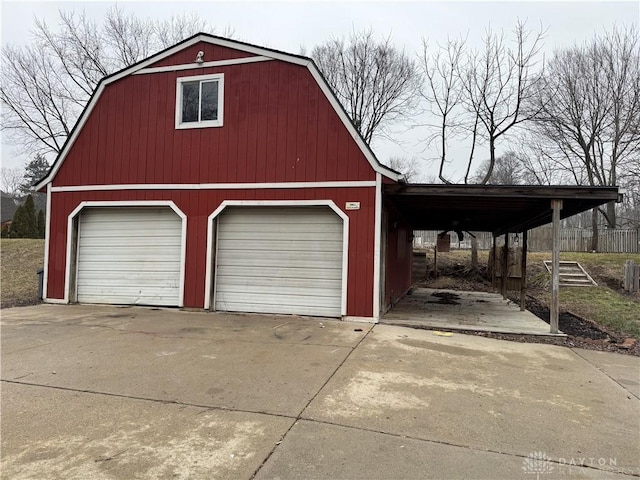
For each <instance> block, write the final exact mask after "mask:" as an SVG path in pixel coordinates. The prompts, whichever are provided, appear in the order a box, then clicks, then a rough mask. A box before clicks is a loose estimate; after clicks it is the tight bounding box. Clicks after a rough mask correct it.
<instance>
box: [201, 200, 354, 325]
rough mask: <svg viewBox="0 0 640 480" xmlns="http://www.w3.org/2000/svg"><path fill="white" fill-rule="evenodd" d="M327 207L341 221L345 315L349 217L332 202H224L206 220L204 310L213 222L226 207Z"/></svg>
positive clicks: (208, 296) (207, 303)
mask: <svg viewBox="0 0 640 480" xmlns="http://www.w3.org/2000/svg"><path fill="white" fill-rule="evenodd" d="M238 206H240V207H322V206H325V207H329V208H330V209H331V210H333V211H334V212H335V213H336V214H337V215H338V216H339V217H340V218H341V219H342V301H341V307H340V310H341V315H342V316H343V317H344V316H346V314H347V273H348V266H349V217H348V216H347V214H346V213H344V212H343V211H342V210H340V208H338V206H337V205H336V204H335V203H334V202H333V201H332V200H224V201H223V202H222V203H220V205H219V206H218V208H216V209H215V210H214V211H213V213H211V215H209V217H208V219H207V260H206V261H207V263H206V269H205V282H204V283H205V286H204V308H205V310H208V309H209V308H210V307H211V286H212V276H213V273H214V272H213V265H212V262H213V220H214V219H216V218H217V217H218V216H219V215H220V214H221V213H222V212H223V211H224V210H225V209H226V208H227V207H238Z"/></svg>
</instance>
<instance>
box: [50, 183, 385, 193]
mask: <svg viewBox="0 0 640 480" xmlns="http://www.w3.org/2000/svg"><path fill="white" fill-rule="evenodd" d="M375 186H376V182H375V181H374V180H353V181H349V180H347V181H336V182H273V183H271V182H269V183H123V184H112V185H64V186H60V187H52V188H51V191H52V192H53V193H58V192H98V191H100V192H103V191H115V190H270V189H276V190H277V189H298V188H361V187H375Z"/></svg>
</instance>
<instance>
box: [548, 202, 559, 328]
mask: <svg viewBox="0 0 640 480" xmlns="http://www.w3.org/2000/svg"><path fill="white" fill-rule="evenodd" d="M551 209H552V210H553V228H552V232H553V255H552V258H551V263H552V267H551V314H550V317H551V318H550V326H551V333H558V319H559V316H560V210H562V200H551Z"/></svg>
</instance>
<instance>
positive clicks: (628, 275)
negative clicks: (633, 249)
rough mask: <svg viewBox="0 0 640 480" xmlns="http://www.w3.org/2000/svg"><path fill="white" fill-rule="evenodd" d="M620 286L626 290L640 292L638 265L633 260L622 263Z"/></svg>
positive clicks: (639, 270) (639, 267)
mask: <svg viewBox="0 0 640 480" xmlns="http://www.w3.org/2000/svg"><path fill="white" fill-rule="evenodd" d="M622 286H623V287H624V289H625V290H626V291H627V292H640V265H638V264H637V263H635V262H634V261H633V260H627V261H626V262H625V263H624V272H623V280H622Z"/></svg>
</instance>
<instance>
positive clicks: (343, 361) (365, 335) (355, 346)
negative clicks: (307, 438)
mask: <svg viewBox="0 0 640 480" xmlns="http://www.w3.org/2000/svg"><path fill="white" fill-rule="evenodd" d="M374 327H375V325H374V326H373V327H371V328H370V329H369V330H368V331H367V333H365V334H364V335H363V336H362V338H361V339H360V340H358V342H357V343H356V344H355V345H354V346H353V347H351V351H350V352H349V353H347V355H345V357H344V358H343V359H342V361H341V362H340V363H339V364H338V366H337V367H336V368H335V369H334V370H333V372H332V373H331V375H329V378H327V380H326V381H325V382H324V383H323V384H322V385H321V386H320V388H319V389H318V391H317V392H316V393H315V394H314V395H313V396H312V397H311V399H310V400H309V401H308V402H307V403H306V404H305V406H304V407H302V410H300V412H299V413H298V415H297V417H296V418H295V420H294V422H293V423H292V424H291V426H290V427H289V428H288V429H287V431H286V432H284V434H283V435H282V437H281V438H280V440H279V441H278V442H276V444H275V445H274V446H273V448H272V449H271V451H270V452H269V454H268V455H267V456H266V457H265V459H264V460H263V461H262V463H261V464H260V466H258V468H256V470H255V472H253V475H251V477H249V479H250V480H253V479H254V478H255V477H256V475H257V474H258V472H260V470H262V467H264V466H265V464H266V463H267V462H268V461H269V459H270V458H271V456H272V455H273V454H274V452H275V451H276V449H277V448H278V447H279V446H280V445H281V444H282V442H283V441H284V439H285V438H286V436H287V435H288V434H289V432H290V431H291V429H293V427H294V426H295V425H296V423H298V421H299V420H302V419H303V418H302V414H303V413H304V411H305V410H306V409H307V408H308V407H309V405H311V403H312V402H313V401H314V400H315V399H316V397H317V396H318V395H319V394H320V392H321V391H322V390H323V389H324V387H326V386H327V384H328V383H329V382H330V381H331V379H332V378H333V377H334V376H335V374H336V373H337V372H338V370H340V368H341V367H342V365H344V363H345V362H346V361H347V360H348V359H349V357H350V356H351V354H352V353H353V352H354V351H355V350H356V348H358V347H359V346H360V344H361V343H362V342H363V341H364V339H365V338H367V337H368V336H369V334H370V333H371V332H372V331H373V329H374Z"/></svg>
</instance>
